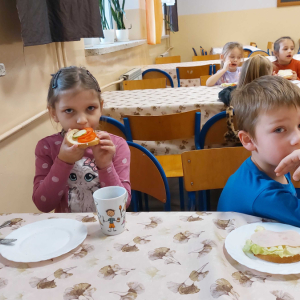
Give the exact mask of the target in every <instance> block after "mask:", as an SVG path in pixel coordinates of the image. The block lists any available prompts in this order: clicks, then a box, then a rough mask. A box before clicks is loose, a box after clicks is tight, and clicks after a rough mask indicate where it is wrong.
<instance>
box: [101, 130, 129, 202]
mask: <svg viewBox="0 0 300 300" xmlns="http://www.w3.org/2000/svg"><path fill="white" fill-rule="evenodd" d="M113 142H114V143H115V146H116V154H115V156H114V158H113V161H112V164H111V165H110V166H109V167H108V168H106V169H102V170H98V175H99V181H100V185H101V187H105V186H122V187H124V188H125V189H126V190H127V193H128V198H127V204H126V206H127V207H128V206H129V204H130V201H131V185H130V149H129V147H128V144H127V143H126V141H125V140H124V139H123V138H120V137H116V136H114V140H113Z"/></svg>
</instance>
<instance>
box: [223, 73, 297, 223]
mask: <svg viewBox="0 0 300 300" xmlns="http://www.w3.org/2000/svg"><path fill="white" fill-rule="evenodd" d="M232 105H233V107H234V109H235V115H236V120H237V124H238V129H239V130H240V131H239V133H238V136H239V138H240V141H241V143H242V144H243V146H244V147H245V148H246V149H247V150H249V151H251V157H249V158H248V159H246V160H245V162H244V163H243V164H242V165H241V166H240V168H239V169H238V170H237V171H236V172H235V173H234V174H233V175H232V176H231V177H230V178H229V179H228V182H227V183H226V186H225V188H224V189H223V191H222V194H221V197H220V199H219V203H218V210H220V211H235V212H240V213H245V214H249V215H255V216H260V217H265V218H271V219H276V220H278V221H280V222H284V223H288V224H291V225H295V226H300V200H299V199H298V198H297V195H296V190H295V188H294V186H293V184H292V182H291V176H290V174H289V173H288V174H286V175H283V174H281V175H280V176H276V173H275V169H276V167H277V166H278V164H279V163H280V161H281V160H283V159H284V158H285V157H287V156H288V155H290V154H291V153H294V151H295V150H297V149H299V148H300V89H299V88H298V87H297V86H296V85H295V84H293V83H291V82H289V81H288V80H286V79H284V78H281V77H279V76H263V77H260V78H258V79H255V80H254V81H252V82H250V83H249V84H247V85H245V86H243V87H241V88H238V89H237V90H236V91H234V92H233V94H232Z"/></svg>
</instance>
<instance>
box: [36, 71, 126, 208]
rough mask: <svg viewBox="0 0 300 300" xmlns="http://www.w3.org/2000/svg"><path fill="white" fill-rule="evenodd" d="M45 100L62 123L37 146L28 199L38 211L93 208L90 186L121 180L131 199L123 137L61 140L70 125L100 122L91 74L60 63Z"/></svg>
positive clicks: (98, 96) (103, 134) (104, 134)
mask: <svg viewBox="0 0 300 300" xmlns="http://www.w3.org/2000/svg"><path fill="white" fill-rule="evenodd" d="M47 102H48V103H47V106H48V109H49V113H50V116H51V118H52V119H53V120H54V121H55V122H56V123H60V125H61V126H62V131H61V132H60V133H57V134H54V135H51V136H47V137H45V138H44V139H42V140H40V141H39V142H38V144H37V146H36V150H35V155H36V163H35V167H36V169H35V177H34V187H33V196H32V199H33V202H34V203H35V205H36V206H37V208H38V209H39V210H41V211H43V212H50V211H52V210H53V209H55V212H95V211H96V207H95V205H94V201H93V192H94V191H95V190H97V189H99V188H101V187H104V186H122V187H124V188H125V189H126V190H127V192H128V200H127V207H128V206H129V204H130V199H131V197H130V195H131V189H130V181H129V168H130V150H129V147H128V145H127V143H126V141H125V140H124V139H122V138H121V137H118V136H115V135H112V134H109V133H107V132H104V131H100V132H96V134H97V136H98V138H99V139H100V143H99V144H98V145H95V146H93V147H91V148H87V149H80V148H78V146H77V145H73V146H70V145H69V144H68V143H67V142H66V138H65V133H66V132H67V131H68V130H69V129H79V130H81V129H84V128H88V127H91V128H93V129H97V128H98V127H99V119H100V117H101V111H102V107H103V101H102V99H101V91H100V87H99V85H98V82H97V80H96V79H95V77H94V76H93V75H92V74H91V73H90V72H89V71H87V70H86V69H84V68H78V67H74V66H72V67H67V68H63V69H60V70H59V71H58V72H57V73H56V74H55V75H54V76H53V77H52V79H51V82H50V86H49V91H48V100H47Z"/></svg>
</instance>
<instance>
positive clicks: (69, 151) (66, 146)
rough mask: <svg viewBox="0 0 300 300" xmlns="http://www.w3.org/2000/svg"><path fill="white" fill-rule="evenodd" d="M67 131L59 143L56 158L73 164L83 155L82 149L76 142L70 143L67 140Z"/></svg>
mask: <svg viewBox="0 0 300 300" xmlns="http://www.w3.org/2000/svg"><path fill="white" fill-rule="evenodd" d="M70 131H71V129H69V130H68V132H67V133H66V134H65V137H64V140H63V142H62V143H61V147H60V150H59V154H58V156H57V157H58V158H59V159H60V160H61V161H64V162H66V163H67V164H70V165H73V164H74V163H75V162H76V161H78V160H80V159H81V158H82V157H83V154H84V149H81V148H79V147H78V145H76V144H71V143H70V142H69V141H68V133H69V132H70Z"/></svg>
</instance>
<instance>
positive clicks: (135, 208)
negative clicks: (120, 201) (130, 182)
mask: <svg viewBox="0 0 300 300" xmlns="http://www.w3.org/2000/svg"><path fill="white" fill-rule="evenodd" d="M131 203H132V210H133V211H134V212H138V211H139V209H138V203H137V200H136V192H135V191H133V190H131Z"/></svg>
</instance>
